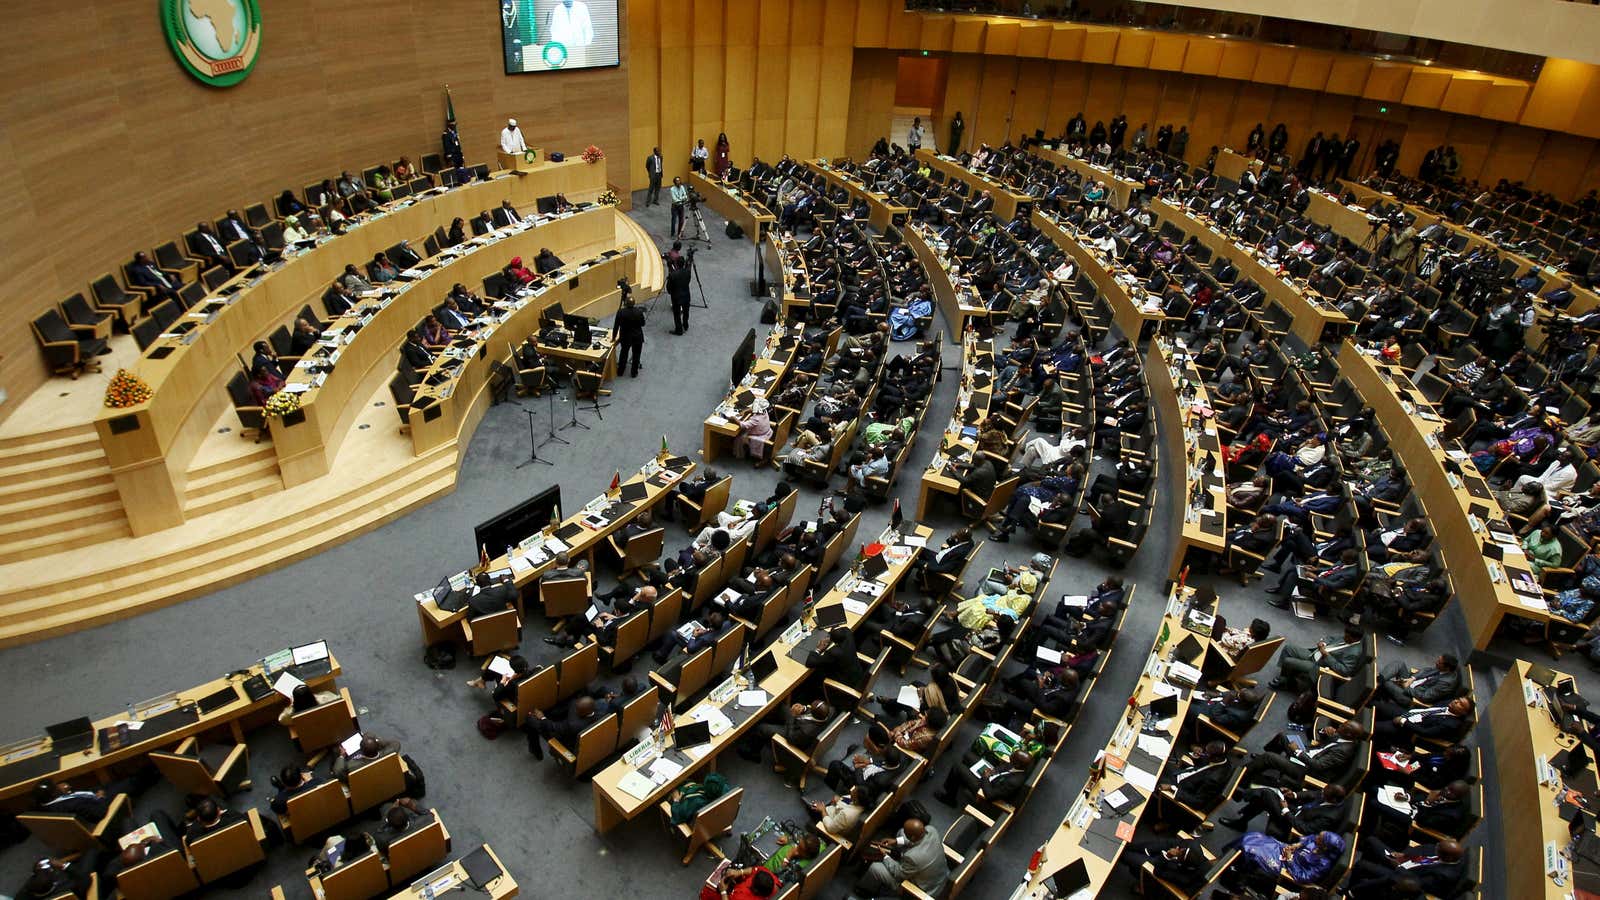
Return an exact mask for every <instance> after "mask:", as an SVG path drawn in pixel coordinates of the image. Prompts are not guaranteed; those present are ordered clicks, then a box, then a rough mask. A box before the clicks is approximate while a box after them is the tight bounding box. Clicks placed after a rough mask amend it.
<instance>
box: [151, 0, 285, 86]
mask: <svg viewBox="0 0 1600 900" xmlns="http://www.w3.org/2000/svg"><path fill="white" fill-rule="evenodd" d="M161 25H162V28H164V29H165V30H166V33H167V43H169V44H171V45H172V52H173V54H175V55H176V56H177V57H178V62H180V63H182V64H183V67H184V68H185V69H188V70H189V74H190V75H193V76H194V77H196V78H198V79H200V80H201V81H203V82H205V83H206V84H209V85H211V86H212V87H228V86H229V85H234V84H238V83H239V82H241V81H243V80H244V79H245V76H246V75H249V74H250V69H251V68H252V67H254V66H255V64H256V57H257V56H258V55H259V54H260V53H261V9H260V7H258V6H257V5H256V0H161Z"/></svg>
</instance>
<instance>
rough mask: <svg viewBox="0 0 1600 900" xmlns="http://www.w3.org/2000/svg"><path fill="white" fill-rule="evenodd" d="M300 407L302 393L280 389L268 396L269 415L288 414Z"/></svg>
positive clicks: (267, 407) (267, 408)
mask: <svg viewBox="0 0 1600 900" xmlns="http://www.w3.org/2000/svg"><path fill="white" fill-rule="evenodd" d="M299 408H300V395H299V394H296V393H291V392H289V391H279V392H277V393H276V394H273V395H272V396H271V397H268V398H267V406H266V413H267V415H269V416H280V417H281V416H286V415H288V414H289V413H292V412H295V411H296V410H298V409H299Z"/></svg>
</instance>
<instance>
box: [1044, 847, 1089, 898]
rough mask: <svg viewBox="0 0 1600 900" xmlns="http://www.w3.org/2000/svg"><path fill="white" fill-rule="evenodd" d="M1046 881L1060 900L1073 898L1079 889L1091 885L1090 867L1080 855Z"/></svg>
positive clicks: (1052, 892)
mask: <svg viewBox="0 0 1600 900" xmlns="http://www.w3.org/2000/svg"><path fill="white" fill-rule="evenodd" d="M1045 882H1046V884H1048V885H1049V887H1050V893H1051V894H1052V895H1053V896H1055V897H1058V898H1060V900H1072V898H1074V897H1075V896H1076V895H1077V893H1078V892H1079V891H1081V890H1083V889H1084V888H1087V887H1088V886H1089V867H1088V866H1087V865H1085V864H1084V862H1083V859H1082V857H1080V858H1078V859H1075V860H1073V861H1072V862H1069V863H1067V864H1066V865H1065V866H1062V867H1061V868H1060V869H1057V870H1056V873H1055V874H1054V875H1051V876H1050V877H1049V878H1047V879H1045Z"/></svg>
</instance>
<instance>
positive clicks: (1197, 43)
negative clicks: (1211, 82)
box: [1183, 37, 1227, 76]
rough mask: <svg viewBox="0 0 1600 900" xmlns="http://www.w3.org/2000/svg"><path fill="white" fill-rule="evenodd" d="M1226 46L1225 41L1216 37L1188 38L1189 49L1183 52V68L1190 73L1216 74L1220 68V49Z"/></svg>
mask: <svg viewBox="0 0 1600 900" xmlns="http://www.w3.org/2000/svg"><path fill="white" fill-rule="evenodd" d="M1226 46H1227V44H1226V42H1224V41H1219V40H1217V39H1216V38H1209V37H1192V38H1190V39H1189V49H1188V50H1187V51H1185V52H1184V54H1183V70H1184V71H1185V72H1188V73H1189V74H1190V75H1207V76H1212V75H1216V74H1217V73H1218V72H1219V71H1220V70H1221V68H1222V51H1223V49H1224V48H1225V47H1226Z"/></svg>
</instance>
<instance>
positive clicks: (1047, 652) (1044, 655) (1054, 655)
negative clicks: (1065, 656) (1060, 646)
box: [1033, 647, 1061, 666]
mask: <svg viewBox="0 0 1600 900" xmlns="http://www.w3.org/2000/svg"><path fill="white" fill-rule="evenodd" d="M1033 655H1034V656H1037V657H1038V658H1039V659H1040V660H1042V661H1044V662H1047V663H1050V664H1051V665H1056V666H1059V665H1061V651H1060V650H1052V649H1050V648H1049V647H1038V648H1036V649H1035V650H1034V651H1033Z"/></svg>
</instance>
